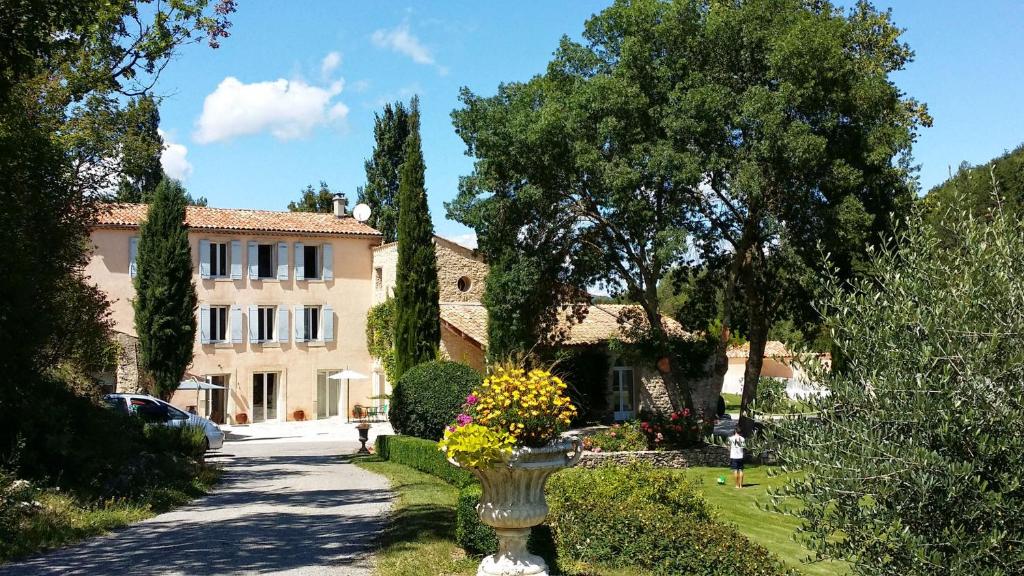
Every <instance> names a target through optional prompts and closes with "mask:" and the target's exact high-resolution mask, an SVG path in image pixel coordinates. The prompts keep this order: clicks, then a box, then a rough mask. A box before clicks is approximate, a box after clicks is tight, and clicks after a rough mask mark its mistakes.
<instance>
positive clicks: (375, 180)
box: [358, 102, 414, 242]
mask: <svg viewBox="0 0 1024 576" xmlns="http://www.w3.org/2000/svg"><path fill="white" fill-rule="evenodd" d="M410 116H411V112H410V111H409V110H407V109H406V107H405V105H404V104H403V103H401V102H395V104H394V106H393V107H392V105H391V104H390V103H388V104H385V105H384V112H383V113H382V114H378V113H374V115H373V139H374V146H373V154H372V156H370V158H369V159H367V160H366V163H365V168H366V186H363V187H361V188H359V190H358V192H359V202H362V203H365V204H368V205H369V206H370V208H371V209H372V211H371V212H370V219H369V220H368V221H367V224H369V225H370V226H373V227H374V228H376V229H377V230H379V231H380V233H381V234H383V235H384V242H394V241H396V240H398V214H399V207H400V204H399V180H400V177H399V170H400V169H401V166H402V163H403V162H405V140H406V139H407V138H408V137H409V134H410V133H411V132H412V130H413V129H414V127H413V124H412V123H411V122H410Z"/></svg>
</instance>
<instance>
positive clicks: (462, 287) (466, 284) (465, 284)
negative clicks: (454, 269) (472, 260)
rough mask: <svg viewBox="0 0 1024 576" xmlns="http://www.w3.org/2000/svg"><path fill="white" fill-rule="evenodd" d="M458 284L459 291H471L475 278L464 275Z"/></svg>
mask: <svg viewBox="0 0 1024 576" xmlns="http://www.w3.org/2000/svg"><path fill="white" fill-rule="evenodd" d="M456 286H458V288H459V292H469V289H470V288H472V287H473V280H472V279H471V278H470V277H469V276H463V277H462V278H459V281H458V282H457V283H456Z"/></svg>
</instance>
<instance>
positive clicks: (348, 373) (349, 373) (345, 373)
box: [328, 368, 369, 422]
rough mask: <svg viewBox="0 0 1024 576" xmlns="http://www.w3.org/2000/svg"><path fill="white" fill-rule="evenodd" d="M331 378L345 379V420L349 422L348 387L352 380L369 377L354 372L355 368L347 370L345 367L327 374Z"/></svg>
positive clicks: (350, 413)
mask: <svg viewBox="0 0 1024 576" xmlns="http://www.w3.org/2000/svg"><path fill="white" fill-rule="evenodd" d="M328 378H330V379H331V380H344V381H345V422H351V419H350V416H351V415H352V412H351V411H350V410H349V405H348V389H349V387H350V386H351V385H352V380H366V379H367V378H369V376H367V375H366V374H363V373H361V372H356V371H355V370H349V369H348V368H345V369H344V370H342V371H341V372H335V373H334V374H331V375H330V376H328Z"/></svg>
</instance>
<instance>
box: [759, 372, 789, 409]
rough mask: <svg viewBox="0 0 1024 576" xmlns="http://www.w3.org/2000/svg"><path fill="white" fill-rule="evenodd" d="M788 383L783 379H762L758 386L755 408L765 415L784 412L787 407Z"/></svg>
mask: <svg viewBox="0 0 1024 576" xmlns="http://www.w3.org/2000/svg"><path fill="white" fill-rule="evenodd" d="M788 398H789V397H788V396H787V395H786V381H785V380H783V379H782V378H761V379H760V381H759V382H758V384H757V398H756V399H755V403H754V408H755V409H756V410H757V411H758V412H763V413H765V414H777V413H779V412H783V411H784V410H785V409H786V406H787V399H788Z"/></svg>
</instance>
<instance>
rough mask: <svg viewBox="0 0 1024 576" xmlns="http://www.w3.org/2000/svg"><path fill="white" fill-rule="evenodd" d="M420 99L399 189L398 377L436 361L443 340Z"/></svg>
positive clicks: (411, 120)
mask: <svg viewBox="0 0 1024 576" xmlns="http://www.w3.org/2000/svg"><path fill="white" fill-rule="evenodd" d="M419 121H420V115H419V99H418V98H413V101H412V109H411V111H410V114H409V137H408V138H407V139H406V141H405V162H403V163H402V167H401V171H400V173H401V178H400V181H401V184H400V186H399V191H398V199H399V206H401V210H400V211H399V213H398V278H397V279H396V283H395V373H396V376H397V377H401V376H402V374H403V373H404V372H405V371H406V370H408V369H409V368H411V367H413V366H415V365H416V364H420V363H422V362H427V361H429V360H434V359H435V358H436V357H437V347H438V343H439V341H440V339H441V310H440V306H439V304H438V285H437V258H436V256H435V254H434V225H433V224H432V223H431V221H430V210H429V209H428V208H427V191H426V188H425V187H424V181H423V171H424V165H423V151H422V149H421V147H420V132H419V130H420V128H419Z"/></svg>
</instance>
